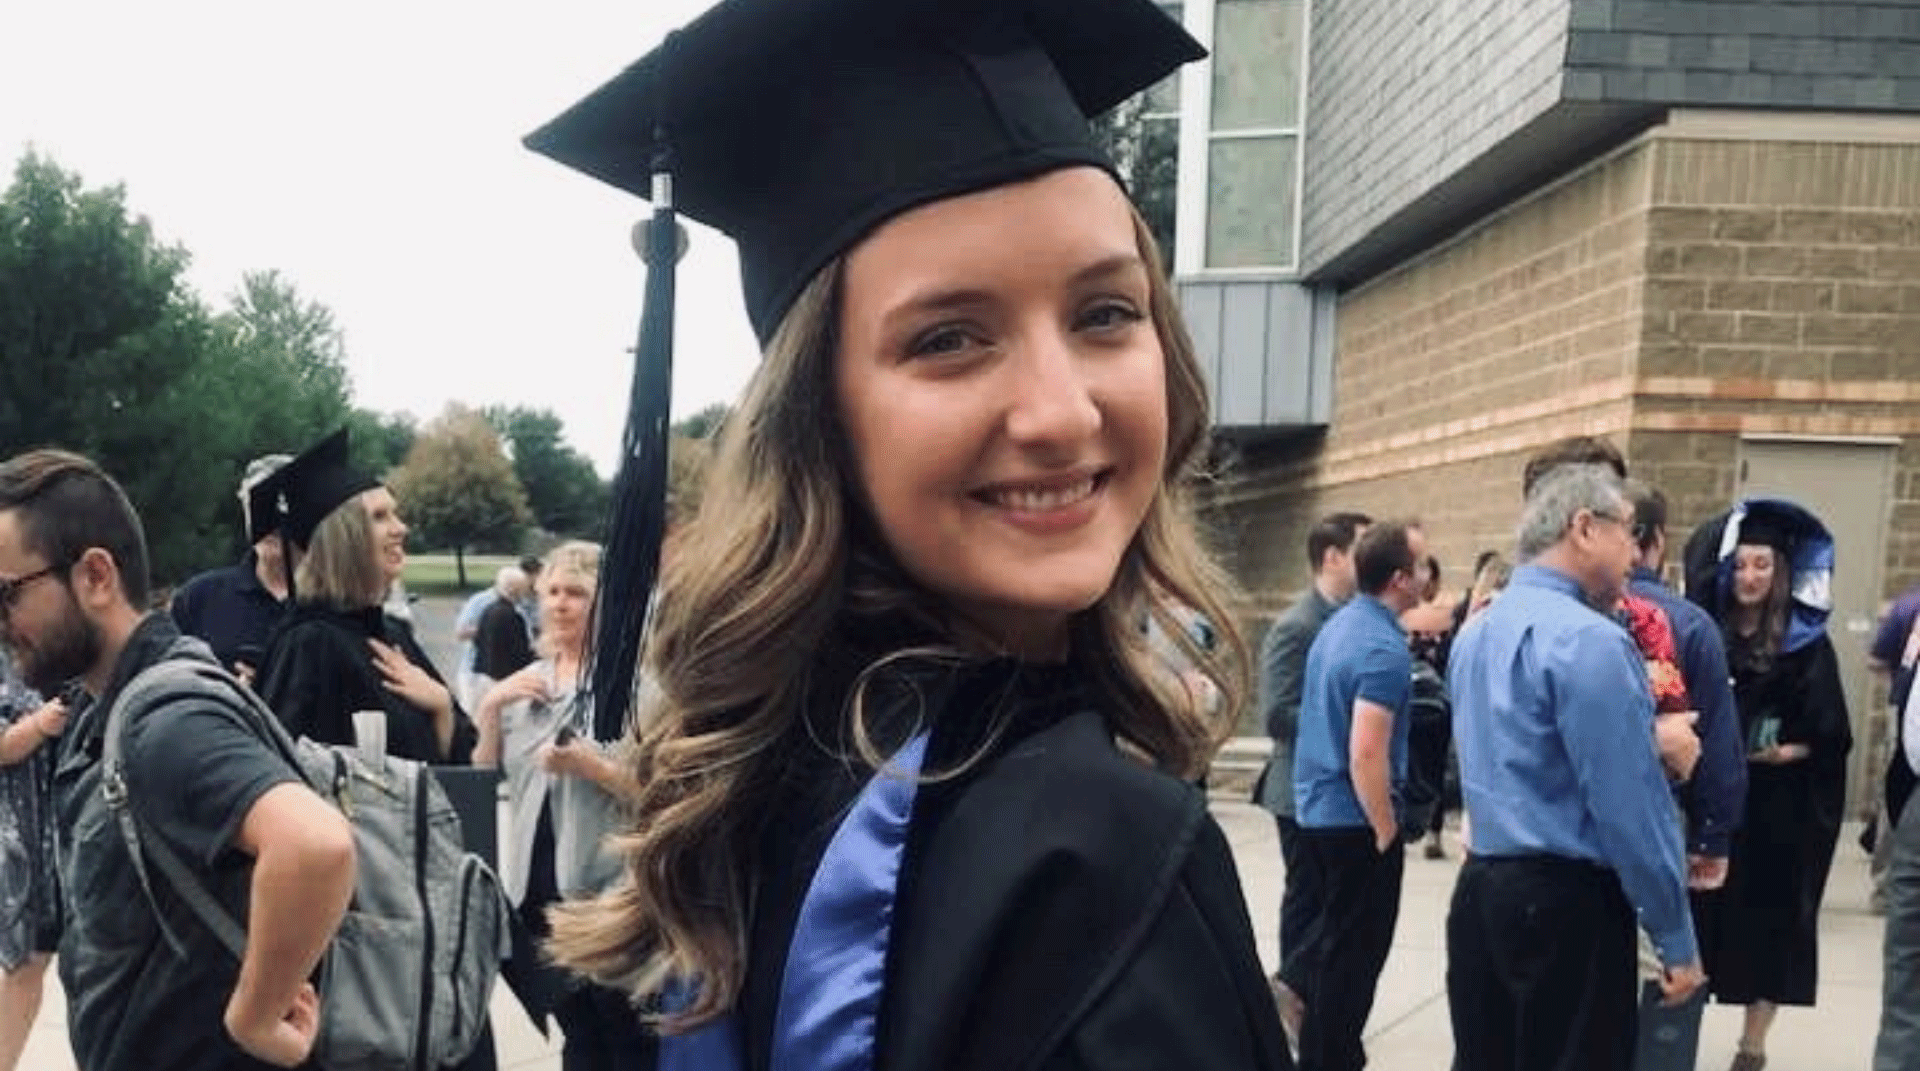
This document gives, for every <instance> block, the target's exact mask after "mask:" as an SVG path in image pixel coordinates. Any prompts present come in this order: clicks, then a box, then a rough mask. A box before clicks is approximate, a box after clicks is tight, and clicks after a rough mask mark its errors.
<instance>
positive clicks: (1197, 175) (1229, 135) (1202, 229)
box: [1173, 0, 1313, 280]
mask: <svg viewBox="0 0 1920 1071" xmlns="http://www.w3.org/2000/svg"><path fill="white" fill-rule="evenodd" d="M1182 3H1183V7H1182V11H1181V14H1182V21H1183V22H1184V23H1185V25H1186V28H1187V32H1188V33H1190V34H1192V35H1193V37H1194V39H1195V40H1197V41H1199V42H1200V44H1201V45H1203V46H1204V47H1205V48H1206V49H1207V58H1206V59H1204V60H1200V61H1199V62H1197V63H1189V64H1187V65H1186V66H1185V67H1184V68H1182V69H1181V72H1180V147H1179V159H1178V165H1177V171H1178V176H1179V177H1178V179H1177V180H1176V181H1177V184H1176V186H1175V189H1174V232H1173V268H1174V274H1175V275H1177V276H1179V277H1180V278H1183V279H1221V280H1232V279H1292V278H1296V277H1298V275H1299V265H1300V244H1301V243H1300V223H1301V219H1300V213H1301V210H1302V208H1303V206H1304V202H1305V189H1304V188H1305V186H1306V183H1305V182H1304V181H1303V179H1304V177H1305V175H1306V158H1307V138H1306V125H1307V103H1308V101H1307V86H1308V78H1307V75H1308V70H1307V68H1308V66H1309V65H1310V63H1311V61H1312V57H1313V4H1312V2H1311V0H1300V94H1299V102H1300V105H1299V108H1298V110H1297V111H1296V113H1295V114H1296V122H1295V124H1294V125H1293V126H1276V127H1247V128H1239V129H1234V130H1223V131H1215V130H1214V129H1213V63H1214V58H1213V53H1214V44H1213V25H1214V22H1213V20H1214V9H1215V7H1216V6H1217V3H1218V0H1182ZM1277 137H1291V138H1293V143H1294V155H1293V227H1292V231H1293V233H1292V234H1291V235H1290V236H1289V237H1290V238H1291V240H1292V248H1291V249H1290V250H1289V253H1290V257H1289V259H1288V262H1287V263H1286V264H1274V265H1262V266H1255V267H1244V268H1210V267H1208V266H1207V226H1208V216H1209V213H1208V208H1209V201H1210V200H1211V198H1210V196H1209V195H1210V194H1211V192H1212V191H1211V183H1212V175H1211V171H1212V166H1213V165H1212V148H1213V143H1214V142H1216V141H1235V140H1254V139H1259V138H1277Z"/></svg>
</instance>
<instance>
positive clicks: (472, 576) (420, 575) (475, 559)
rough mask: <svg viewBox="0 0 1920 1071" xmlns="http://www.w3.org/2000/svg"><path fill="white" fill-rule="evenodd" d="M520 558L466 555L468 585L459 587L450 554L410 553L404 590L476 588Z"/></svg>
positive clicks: (459, 591) (421, 592) (437, 591)
mask: <svg viewBox="0 0 1920 1071" xmlns="http://www.w3.org/2000/svg"><path fill="white" fill-rule="evenodd" d="M518 560H519V559H517V558H515V557H514V556H513V555H511V554H469V555H467V586H466V587H464V588H463V587H461V586H460V581H459V577H458V575H457V574H456V573H455V571H454V567H453V555H451V554H409V555H407V571H406V574H405V575H404V576H403V577H402V579H403V580H405V581H406V585H407V591H408V592H410V593H412V594H414V595H458V594H463V593H465V592H469V591H479V590H480V589H481V588H484V587H486V586H487V585H489V584H491V583H493V574H494V573H495V572H497V571H498V570H499V568H500V567H501V566H503V565H512V564H513V563H514V562H516V561H518Z"/></svg>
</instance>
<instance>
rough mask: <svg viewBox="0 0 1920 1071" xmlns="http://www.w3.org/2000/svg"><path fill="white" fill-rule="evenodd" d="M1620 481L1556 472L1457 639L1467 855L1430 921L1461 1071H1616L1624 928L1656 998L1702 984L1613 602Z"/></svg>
mask: <svg viewBox="0 0 1920 1071" xmlns="http://www.w3.org/2000/svg"><path fill="white" fill-rule="evenodd" d="M1633 525H1634V517H1633V510H1632V508H1631V506H1630V505H1629V503H1628V501H1627V498H1626V494H1625V489H1624V488H1623V486H1622V484H1621V481H1620V478H1619V477H1618V476H1615V475H1614V474H1613V473H1612V472H1611V471H1609V470H1608V469H1607V468H1605V467H1603V466H1600V465H1564V466H1561V467H1559V468H1557V469H1554V470H1553V471H1552V472H1550V473H1548V474H1547V475H1546V476H1544V477H1543V478H1541V480H1540V482H1539V483H1538V485H1536V486H1535V487H1534V488H1533V490H1532V491H1531V492H1530V493H1529V494H1528V496H1527V505H1526V510H1525V512H1524V513H1523V514H1522V516H1521V521H1520V532H1519V539H1518V544H1519V545H1518V548H1517V549H1518V554H1519V558H1520V561H1521V562H1522V565H1521V567H1520V568H1519V569H1518V570H1516V571H1515V572H1514V574H1513V581H1512V583H1510V584H1509V585H1508V586H1507V590H1506V591H1505V592H1503V593H1502V594H1501V596H1500V598H1498V599H1496V600H1495V601H1494V602H1493V603H1492V605H1490V606H1489V607H1488V608H1487V609H1486V611H1485V612H1483V613H1482V614H1480V616H1479V617H1476V618H1474V619H1473V621H1471V622H1469V623H1468V625H1467V627H1466V628H1465V629H1463V630H1462V631H1461V634H1460V636H1459V638H1458V639H1456V640H1455V641H1454V646H1453V656H1452V659H1451V661H1450V663H1449V666H1448V672H1447V683H1448V685H1449V686H1450V687H1451V688H1452V689H1453V719H1454V739H1455V740H1457V741H1459V745H1460V784H1461V788H1462V791H1463V794H1464V796H1465V798H1466V808H1467V816H1468V818H1469V819H1471V821H1472V827H1473V832H1472V852H1473V854H1472V857H1471V858H1470V859H1469V860H1468V861H1467V864H1466V865H1465V866H1464V867H1462V868H1461V871H1460V878H1459V881H1458V883H1457V884H1456V885H1455V886H1454V892H1453V903H1452V905H1451V907H1450V908H1449V911H1448V915H1447V1000H1448V1004H1449V1006H1450V1009H1451V1012H1452V1018H1453V1037H1454V1065H1453V1066H1454V1067H1455V1068H1457V1069H1460V1071H1536V1069H1538V1068H1543V1067H1552V1068H1565V1069H1568V1071H1574V1069H1580V1071H1589V1069H1590V1071H1628V1069H1629V1068H1631V1067H1632V1066H1633V1059H1634V1039H1635V1034H1636V1026H1637V1019H1638V1008H1637V1000H1636V986H1635V981H1636V973H1637V961H1638V955H1637V947H1636V945H1637V938H1636V935H1635V920H1636V916H1637V918H1638V921H1639V924H1640V925H1641V926H1643V927H1645V929H1646V931H1647V933H1648V934H1649V935H1650V936H1651V938H1652V939H1653V943H1654V945H1655V949H1656V951H1657V952H1658V953H1659V957H1660V962H1661V965H1662V968H1663V970H1664V977H1663V978H1662V980H1661V987H1662V989H1663V990H1664V991H1665V993H1666V996H1667V1001H1668V1003H1670V1004H1679V1003H1683V1002H1685V1001H1686V1000H1687V999H1688V998H1689V997H1690V996H1691V995H1692V994H1693V992H1694V991H1695V990H1697V989H1698V988H1699V987H1700V986H1701V984H1702V983H1703V982H1704V981H1705V975H1704V974H1703V973H1702V972H1701V968H1700V962H1699V960H1700V953H1699V946H1698V943H1697V942H1696V940H1695V937H1694V930H1693V918H1692V914H1691V912H1690V911H1689V909H1688V903H1687V862H1686V856H1685V854H1684V852H1683V849H1682V844H1681V837H1680V827H1679V825H1678V823H1676V822H1675V821H1674V805H1673V798H1672V796H1671V794H1669V792H1668V790H1667V780H1666V775H1665V773H1664V772H1663V770H1662V769H1661V765H1660V756H1659V753H1658V750H1657V747H1656V745H1655V739H1654V710H1653V694H1652V689H1651V688H1650V687H1649V685H1648V683H1647V670H1646V665H1645V662H1644V661H1643V660H1642V657H1641V655H1640V652H1639V650H1638V649H1636V648H1635V647H1634V644H1633V640H1632V639H1631V638H1630V637H1629V636H1628V635H1627V633H1626V630H1624V629H1622V628H1620V626H1619V625H1618V624H1616V623H1615V622H1614V621H1613V619H1612V618H1610V617H1608V616H1607V615H1606V614H1604V613H1601V612H1600V611H1598V610H1596V609H1594V607H1596V606H1605V607H1611V606H1612V605H1614V603H1615V602H1617V601H1618V600H1619V598H1620V594H1621V591H1622V590H1623V589H1624V587H1625V585H1626V583H1627V576H1628V572H1629V570H1630V569H1631V568H1632V566H1633V563H1634V559H1635V557H1636V556H1637V553H1638V547H1637V545H1636V543H1635V541H1634V537H1633Z"/></svg>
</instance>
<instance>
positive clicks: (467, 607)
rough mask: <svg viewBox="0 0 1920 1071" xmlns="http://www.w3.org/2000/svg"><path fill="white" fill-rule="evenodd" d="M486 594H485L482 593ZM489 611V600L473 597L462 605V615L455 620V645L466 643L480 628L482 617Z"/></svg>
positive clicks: (477, 596)
mask: <svg viewBox="0 0 1920 1071" xmlns="http://www.w3.org/2000/svg"><path fill="white" fill-rule="evenodd" d="M482 594H484V593H482ZM486 609H487V600H485V599H483V598H481V597H480V596H479V595H472V596H469V597H468V598H467V601H466V602H464V603H462V604H460V615H459V616H458V617H456V618H454V622H453V639H454V642H455V643H466V642H467V641H468V640H471V639H473V635H474V633H475V632H476V631H478V630H479V628H480V615H481V614H483V613H485V612H486Z"/></svg>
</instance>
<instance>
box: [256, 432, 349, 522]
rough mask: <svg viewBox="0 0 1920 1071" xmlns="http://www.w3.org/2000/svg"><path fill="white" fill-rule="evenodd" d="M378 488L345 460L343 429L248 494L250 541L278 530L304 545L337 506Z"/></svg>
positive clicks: (289, 463)
mask: <svg viewBox="0 0 1920 1071" xmlns="http://www.w3.org/2000/svg"><path fill="white" fill-rule="evenodd" d="M378 486H380V481H378V480H376V479H374V478H373V477H371V476H368V475H367V474H365V473H363V472H360V471H359V470H357V469H355V468H353V467H352V466H351V465H349V464H348V462H347V429H345V428H341V429H340V430H339V431H336V432H334V433H333V434H332V435H329V436H327V437H326V438H324V439H322V440H320V441H319V442H318V443H315V444H314V445H313V446H310V447H308V448H307V449H306V450H305V451H304V452H302V453H301V454H299V455H298V456H297V457H295V458H294V459H293V460H291V461H289V462H287V463H286V464H285V465H282V466H280V468H278V469H276V470H275V471H274V473H273V474H272V475H271V476H268V477H267V478H266V479H263V480H261V481H260V482H259V483H256V484H254V485H253V487H252V488H251V489H249V490H248V492H247V517H248V527H249V530H248V532H247V538H248V540H249V541H250V542H254V543H258V542H259V541H260V540H262V539H264V538H266V537H267V536H270V535H272V534H273V533H275V532H279V533H281V534H282V535H284V536H286V537H287V538H288V539H290V540H292V541H293V544H294V545H295V546H297V547H302V548H304V547H306V545H307V541H308V540H310V539H312V538H313V530H314V529H315V528H318V527H319V526H320V522H321V521H323V520H325V519H326V517H327V514H329V513H332V512H333V511H334V510H336V509H338V508H339V507H340V504H341V503H343V502H345V501H347V500H348V499H350V498H352V497H354V496H355V495H357V494H359V493H361V492H362V491H369V490H372V489H373V488H375V487H378Z"/></svg>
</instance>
